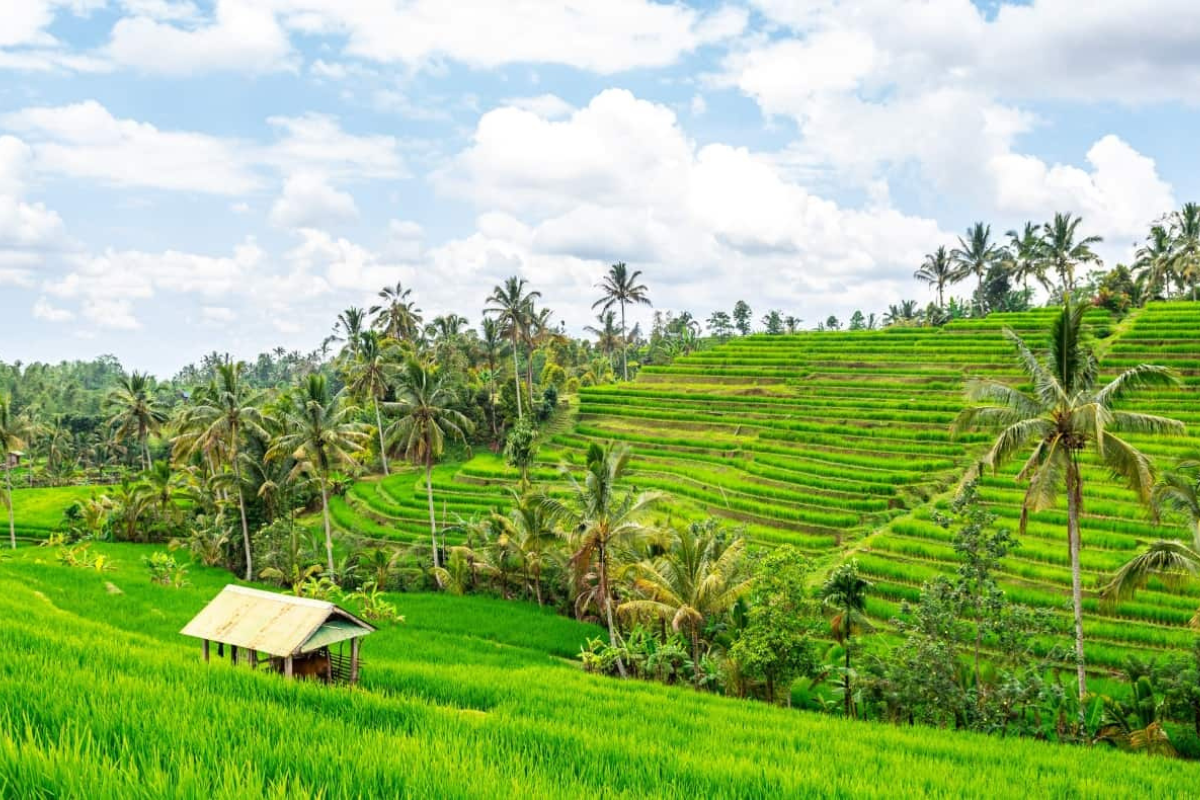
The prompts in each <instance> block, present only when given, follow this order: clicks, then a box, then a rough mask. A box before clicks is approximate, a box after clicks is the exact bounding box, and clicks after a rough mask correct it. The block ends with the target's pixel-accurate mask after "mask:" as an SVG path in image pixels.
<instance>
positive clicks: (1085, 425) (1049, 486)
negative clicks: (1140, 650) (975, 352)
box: [953, 305, 1183, 715]
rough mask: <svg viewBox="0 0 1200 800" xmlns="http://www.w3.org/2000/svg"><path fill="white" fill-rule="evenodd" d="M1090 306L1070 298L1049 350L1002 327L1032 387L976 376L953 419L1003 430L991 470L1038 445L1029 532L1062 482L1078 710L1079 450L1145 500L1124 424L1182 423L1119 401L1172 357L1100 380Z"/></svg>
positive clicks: (1164, 426) (1146, 485)
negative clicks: (1124, 407) (1040, 352)
mask: <svg viewBox="0 0 1200 800" xmlns="http://www.w3.org/2000/svg"><path fill="white" fill-rule="evenodd" d="M1085 310H1086V308H1085V307H1083V306H1080V307H1077V308H1072V307H1071V306H1069V305H1068V306H1066V307H1064V308H1063V310H1062V313H1061V314H1059V316H1058V317H1057V318H1056V319H1055V321H1054V324H1053V326H1052V327H1051V330H1050V341H1049V349H1048V352H1047V353H1046V355H1045V357H1044V358H1039V357H1038V356H1037V355H1036V354H1035V353H1034V352H1033V350H1032V349H1030V347H1029V345H1027V344H1026V343H1025V341H1024V340H1023V339H1022V338H1021V337H1020V336H1018V335H1017V334H1016V333H1013V332H1012V331H1011V330H1008V329H1005V331H1004V335H1005V337H1006V338H1007V339H1008V340H1009V341H1010V342H1012V344H1013V346H1014V347H1015V348H1016V350H1017V361H1018V364H1019V365H1020V367H1021V368H1022V370H1023V371H1024V372H1025V374H1026V376H1027V378H1028V380H1029V382H1030V383H1031V384H1032V391H1029V392H1026V391H1021V390H1019V389H1016V388H1013V387H1012V386H1008V385H1006V384H1003V383H999V382H997V381H991V380H975V381H972V382H971V383H970V384H969V385H968V387H967V400H968V402H969V403H971V404H972V405H970V406H968V407H967V408H965V409H964V410H963V411H962V412H961V413H960V414H959V415H958V418H957V419H956V420H955V422H954V426H953V430H955V431H964V430H974V429H985V430H998V431H999V435H998V436H997V437H996V440H995V441H994V442H993V443H992V446H991V448H990V449H989V450H988V452H987V453H986V454H985V455H984V457H983V460H982V464H981V466H984V467H990V468H991V469H993V470H997V469H999V468H1000V467H1001V466H1003V465H1004V464H1006V463H1008V462H1009V461H1010V460H1012V459H1013V458H1014V457H1016V456H1017V454H1018V453H1021V452H1022V451H1024V450H1027V449H1028V448H1029V447H1030V446H1032V448H1033V450H1032V453H1030V455H1029V456H1028V458H1027V459H1026V461H1025V463H1024V465H1023V466H1022V468H1021V471H1020V473H1019V474H1018V476H1017V477H1018V479H1019V480H1026V481H1028V482H1029V488H1028V490H1027V491H1026V493H1025V500H1024V503H1023V504H1022V509H1021V533H1024V532H1025V526H1026V523H1027V521H1028V518H1029V514H1031V513H1036V512H1038V511H1041V510H1043V509H1046V508H1049V507H1051V506H1053V505H1054V503H1055V500H1056V499H1057V496H1058V492H1059V489H1060V485H1062V486H1063V487H1064V488H1065V491H1066V495H1067V546H1068V550H1069V555H1070V561H1071V599H1072V603H1073V606H1074V614H1075V663H1076V674H1077V678H1078V683H1079V699H1080V705H1079V708H1080V714H1081V715H1082V714H1083V709H1084V705H1083V700H1084V697H1085V696H1086V694H1087V673H1086V660H1085V657H1084V649H1083V641H1084V640H1083V577H1082V572H1081V571H1080V565H1079V550H1080V546H1081V542H1080V533H1079V515H1080V513H1081V512H1082V506H1083V472H1082V470H1081V469H1080V458H1081V456H1082V455H1083V453H1084V452H1085V451H1087V450H1090V451H1092V452H1093V453H1094V454H1095V458H1096V460H1097V462H1098V463H1099V464H1100V465H1101V466H1102V467H1104V468H1105V469H1107V470H1108V471H1110V472H1111V473H1112V474H1114V475H1117V476H1119V477H1121V478H1122V479H1124V481H1125V482H1126V483H1127V484H1128V485H1129V487H1130V488H1131V489H1132V490H1133V491H1134V492H1135V493H1136V494H1137V496H1138V497H1139V498H1141V499H1142V500H1143V501H1144V502H1147V503H1148V502H1149V501H1150V498H1151V493H1152V491H1153V488H1154V474H1153V469H1152V465H1151V463H1150V459H1149V458H1147V457H1146V456H1145V454H1143V453H1142V452H1141V451H1140V450H1138V449H1137V448H1136V447H1134V446H1133V445H1132V444H1130V443H1129V442H1127V441H1126V440H1125V439H1122V438H1121V437H1120V436H1119V435H1118V434H1119V433H1122V432H1129V433H1138V434H1156V435H1171V434H1180V433H1182V432H1183V423H1181V422H1178V421H1177V420H1173V419H1167V418H1165V417H1159V416H1154V415H1150V414H1140V413H1135V412H1130V411H1118V410H1117V409H1116V408H1114V406H1115V405H1116V404H1117V403H1119V402H1120V401H1122V400H1124V399H1126V398H1127V397H1128V396H1129V395H1130V394H1132V393H1134V392H1135V391H1136V390H1138V389H1141V388H1145V387H1151V386H1161V385H1170V384H1172V383H1174V378H1173V377H1172V375H1171V373H1170V371H1169V370H1167V369H1166V368H1165V367H1158V366H1152V365H1148V364H1141V365H1138V366H1136V367H1131V368H1130V369H1127V370H1125V371H1124V372H1122V373H1121V374H1119V375H1118V376H1117V377H1115V378H1113V379H1112V380H1111V381H1109V382H1108V383H1106V384H1104V385H1103V386H1097V382H1098V381H1097V379H1098V375H1099V371H1100V369H1099V363H1098V361H1097V359H1096V355H1095V352H1094V350H1093V347H1092V344H1091V341H1090V338H1089V336H1088V331H1087V329H1086V326H1085V325H1084V323H1083V317H1084V312H1085Z"/></svg>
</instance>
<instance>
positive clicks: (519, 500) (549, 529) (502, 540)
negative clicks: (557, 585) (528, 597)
mask: <svg viewBox="0 0 1200 800" xmlns="http://www.w3.org/2000/svg"><path fill="white" fill-rule="evenodd" d="M509 491H510V492H511V494H512V497H513V505H512V510H511V511H510V512H509V513H508V516H504V515H501V514H493V515H492V522H493V524H494V525H495V527H496V529H497V530H498V531H499V536H498V538H497V545H498V546H499V547H503V548H509V549H511V550H512V551H513V552H515V553H516V554H517V556H518V557H519V558H520V560H521V567H522V570H523V571H524V582H525V584H526V587H527V590H528V585H529V584H530V583H532V584H533V594H534V597H536V598H537V603H538V605H539V606H540V605H542V603H543V598H542V571H543V569H545V566H546V563H547V561H548V560H549V559H550V557H551V555H552V554H553V548H554V545H555V544H557V542H558V541H559V536H558V531H556V530H555V528H554V520H553V519H552V518H551V517H550V515H549V514H548V513H547V512H546V508H545V507H544V506H543V505H542V504H541V503H539V502H538V501H537V498H536V497H535V496H534V495H530V494H525V495H522V494H520V493H518V492H517V491H516V490H515V489H509Z"/></svg>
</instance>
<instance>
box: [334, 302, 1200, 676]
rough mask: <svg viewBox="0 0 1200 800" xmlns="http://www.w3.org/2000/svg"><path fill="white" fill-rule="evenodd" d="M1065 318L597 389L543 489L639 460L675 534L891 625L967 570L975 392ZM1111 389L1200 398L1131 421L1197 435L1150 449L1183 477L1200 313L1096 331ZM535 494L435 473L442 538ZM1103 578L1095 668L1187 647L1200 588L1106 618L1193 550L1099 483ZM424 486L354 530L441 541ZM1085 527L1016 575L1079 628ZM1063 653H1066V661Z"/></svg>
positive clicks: (803, 345) (742, 342)
mask: <svg viewBox="0 0 1200 800" xmlns="http://www.w3.org/2000/svg"><path fill="white" fill-rule="evenodd" d="M1056 313H1057V312H1056V311H1055V310H1053V309H1049V310H1045V309H1043V310H1037V311H1031V312H1027V313H1022V314H995V315H992V316H990V317H988V318H986V319H983V320H965V321H959V322H954V323H951V324H949V325H946V326H945V327H944V328H941V329H934V328H889V329H885V330H881V331H859V332H822V333H803V334H798V335H793V336H751V337H745V338H735V339H733V340H731V341H730V342H728V343H727V344H724V345H721V346H719V347H715V348H713V349H710V350H705V351H702V352H697V353H694V354H692V355H689V356H685V357H683V358H680V359H678V360H677V361H675V362H674V363H672V364H671V365H669V366H662V367H646V368H644V369H642V371H641V374H640V375H639V376H638V379H637V380H636V381H634V382H633V383H630V384H621V385H616V386H603V387H591V388H585V389H583V390H582V391H581V393H580V395H579V396H578V397H575V398H571V402H572V408H571V409H570V411H569V412H568V413H567V414H566V415H564V416H563V418H562V419H560V420H559V421H558V422H556V424H555V425H554V426H552V427H551V429H550V430H548V431H545V432H544V442H545V444H544V447H543V450H542V452H541V453H540V457H539V464H538V467H537V469H535V471H534V473H535V478H536V479H537V480H538V481H539V483H540V484H542V485H543V486H549V487H550V488H551V489H553V488H554V487H555V486H556V483H555V481H556V480H557V479H558V472H557V469H556V468H557V466H558V465H559V464H561V463H564V462H565V463H568V464H572V463H574V464H578V463H580V461H581V458H582V453H583V451H584V449H585V448H586V446H587V445H588V443H589V442H593V441H599V442H605V441H624V442H628V443H629V444H631V445H632V446H633V447H634V448H635V455H636V458H635V462H634V470H633V476H632V482H633V483H635V484H636V485H637V486H639V487H641V488H655V489H663V490H665V491H667V492H669V493H670V494H671V495H672V497H673V498H674V501H673V502H672V503H671V504H670V505H669V506H667V507H666V508H664V509H663V510H662V512H660V514H659V516H660V518H661V519H660V521H667V520H668V519H670V520H681V519H694V518H697V517H700V516H704V515H708V514H713V515H717V516H719V517H722V518H725V519H727V520H729V521H730V522H731V523H735V524H740V525H743V526H744V527H745V529H746V531H747V532H748V534H749V535H750V536H751V537H752V538H754V539H756V540H758V541H760V542H763V543H768V544H771V543H782V542H786V543H790V544H794V545H796V546H798V547H800V548H802V549H804V550H806V551H808V552H809V553H811V554H812V555H814V556H815V557H817V558H818V559H820V560H821V561H822V562H824V563H826V564H832V563H834V562H835V561H836V560H838V559H840V558H844V557H846V556H847V555H848V554H853V555H854V556H855V557H857V558H858V559H859V561H860V563H861V564H862V566H863V567H864V569H865V571H866V572H867V573H868V574H869V576H870V577H871V579H872V580H873V581H874V582H875V584H876V589H875V596H874V598H873V600H872V606H871V610H872V612H873V613H874V615H875V616H877V617H879V618H881V619H887V618H889V617H891V616H892V615H894V614H895V613H897V611H898V608H899V602H900V601H901V600H903V599H915V598H916V596H917V593H918V591H919V588H920V585H921V583H922V581H924V580H927V579H928V578H930V577H932V576H933V575H936V574H938V573H939V572H946V571H948V570H952V569H953V567H954V554H953V549H952V547H951V546H950V542H949V533H948V532H946V531H945V530H943V529H942V528H940V527H939V526H937V525H936V524H934V522H933V513H934V511H935V509H936V508H937V507H938V505H939V504H945V503H947V502H948V495H949V493H950V491H951V490H952V489H953V488H954V486H956V485H957V482H958V481H959V480H960V478H961V477H962V475H963V473H964V471H965V470H966V469H967V468H968V467H969V466H970V465H971V463H972V460H973V459H975V458H977V457H978V455H979V454H980V453H981V452H982V451H983V448H984V446H985V443H986V442H987V441H988V440H989V438H990V437H989V435H987V434H968V435H963V436H960V437H958V438H954V437H952V436H951V434H950V430H949V428H950V423H951V421H952V420H953V419H954V417H955V415H956V414H957V413H958V412H959V410H961V408H962V407H963V404H964V399H963V388H964V386H965V383H966V381H967V379H968V378H970V377H980V376H982V377H991V378H997V379H1000V380H1005V381H1013V382H1019V380H1020V373H1019V371H1018V370H1017V368H1016V366H1015V363H1014V357H1013V350H1012V347H1011V346H1010V345H1009V344H1008V343H1007V342H1006V341H1005V340H1004V338H1003V336H1002V335H1001V331H1002V329H1003V328H1004V327H1011V328H1013V329H1015V330H1017V331H1018V332H1021V333H1023V334H1025V335H1027V336H1028V337H1029V339H1030V341H1031V342H1032V343H1033V344H1034V345H1035V346H1040V344H1041V342H1042V340H1043V338H1044V336H1045V331H1046V330H1047V328H1048V325H1049V324H1050V321H1051V320H1052V318H1053V317H1054V315H1055V314H1056ZM1089 323H1090V324H1091V325H1092V326H1093V329H1094V330H1095V332H1096V333H1097V334H1098V335H1100V336H1101V337H1102V338H1101V348H1102V351H1103V355H1104V365H1105V369H1106V372H1107V374H1112V373H1113V372H1114V371H1115V370H1117V369H1120V368H1124V367H1128V366H1131V365H1134V364H1138V363H1143V362H1152V363H1158V364H1165V365H1168V366H1171V367H1173V368H1175V370H1176V371H1177V372H1178V373H1179V375H1180V376H1181V378H1182V380H1183V383H1184V386H1183V387H1182V388H1181V389H1167V390H1159V391H1155V392H1153V393H1150V394H1145V395H1141V399H1140V400H1138V401H1136V402H1135V403H1133V404H1130V405H1127V406H1126V407H1127V408H1129V409H1130V410H1144V411H1150V412H1153V413H1159V414H1165V415H1169V416H1173V417H1176V418H1178V419H1181V420H1183V421H1185V422H1186V423H1188V425H1189V431H1190V435H1189V436H1188V437H1186V438H1183V439H1176V440H1159V441H1153V440H1147V439H1140V440H1139V439H1138V438H1137V437H1133V439H1134V441H1135V442H1136V443H1137V444H1139V445H1140V446H1141V447H1143V448H1144V449H1145V451H1146V452H1148V453H1150V454H1151V455H1152V456H1154V458H1155V459H1156V461H1157V462H1158V463H1159V464H1160V465H1163V466H1170V465H1171V464H1172V463H1173V462H1174V460H1175V459H1177V458H1178V457H1180V456H1183V455H1186V454H1188V453H1190V452H1197V451H1200V405H1198V404H1197V403H1196V401H1195V399H1194V397H1195V394H1194V393H1195V390H1196V389H1197V388H1200V304H1195V303H1187V304H1153V305H1151V306H1149V307H1147V308H1145V309H1141V310H1139V311H1137V312H1136V313H1135V314H1133V315H1132V316H1131V317H1128V318H1126V319H1125V320H1122V321H1120V322H1119V323H1118V322H1116V321H1114V320H1113V319H1112V318H1111V317H1110V316H1109V315H1108V314H1107V313H1106V312H1103V311H1095V312H1092V313H1090V314H1089ZM1016 469H1017V468H1016V467H1015V466H1014V467H1012V468H1011V469H1010V470H1009V471H1008V472H1007V473H1006V474H1001V475H997V476H988V477H987V478H986V479H985V480H984V482H983V484H982V487H981V496H982V498H983V499H984V500H985V502H987V503H989V504H990V506H991V507H992V509H993V510H994V511H995V512H996V513H997V514H999V515H1000V516H1001V517H1002V519H1003V520H1004V521H1006V522H1007V523H1009V524H1011V525H1012V526H1014V527H1015V526H1016V524H1017V518H1018V515H1019V506H1020V502H1021V499H1022V496H1023V487H1021V486H1019V485H1017V484H1016V482H1015V481H1014V480H1013V479H1012V475H1013V474H1015V472H1016ZM515 478H516V474H515V472H514V471H513V470H511V469H509V468H506V467H505V466H504V465H503V463H502V461H501V460H500V459H499V458H497V457H496V456H493V455H491V454H482V455H478V456H476V457H475V458H473V459H471V460H470V461H467V462H466V463H463V464H450V465H444V466H442V467H440V468H439V469H438V470H436V471H435V475H434V487H435V491H436V511H437V515H438V517H439V520H443V519H444V520H447V521H450V522H453V521H454V520H455V519H456V518H458V517H460V516H461V517H470V516H471V515H472V514H478V513H480V512H481V511H485V510H487V509H489V508H499V507H503V506H504V505H505V504H506V502H507V499H508V495H507V493H506V492H505V487H506V486H511V485H512V484H513V482H514V481H515ZM1085 480H1086V483H1087V488H1086V498H1085V505H1084V510H1085V519H1084V522H1083V540H1084V551H1083V566H1084V569H1085V573H1086V574H1085V588H1086V590H1087V591H1088V593H1089V597H1088V599H1087V607H1088V612H1089V613H1088V618H1087V622H1086V628H1087V631H1086V632H1087V635H1088V639H1089V646H1088V649H1089V659H1090V661H1091V663H1092V664H1093V665H1094V666H1096V667H1097V668H1100V669H1103V668H1111V667H1116V666H1119V665H1120V664H1121V662H1122V661H1123V660H1124V658H1125V657H1126V656H1128V655H1130V654H1137V655H1141V656H1143V657H1144V656H1146V655H1152V654H1154V653H1155V652H1160V651H1164V650H1171V649H1178V648H1181V647H1187V646H1189V645H1190V642H1191V640H1192V638H1193V634H1192V633H1190V632H1189V631H1187V630H1186V629H1185V628H1184V625H1185V623H1186V622H1187V620H1188V619H1189V618H1190V617H1191V616H1192V614H1193V613H1194V612H1195V610H1196V608H1197V606H1200V584H1194V585H1191V586H1183V587H1180V588H1178V589H1172V590H1168V589H1167V587H1165V586H1162V585H1160V584H1152V585H1151V587H1150V588H1149V590H1148V591H1146V592H1144V593H1142V594H1140V595H1139V596H1138V598H1137V599H1136V600H1135V601H1129V602H1125V603H1122V604H1121V605H1120V606H1119V607H1117V608H1115V609H1111V608H1110V609H1105V608H1102V607H1101V605H1100V603H1099V601H1098V600H1097V599H1096V597H1095V593H1096V592H1095V590H1096V589H1097V587H1098V586H1099V585H1101V583H1102V582H1103V581H1104V580H1106V579H1107V577H1108V576H1110V575H1111V573H1112V572H1113V571H1114V570H1115V569H1116V568H1117V567H1118V566H1119V565H1120V564H1122V563H1123V562H1124V561H1125V560H1126V559H1128V558H1129V557H1130V556H1131V555H1132V554H1134V553H1135V552H1137V550H1138V548H1139V547H1141V546H1142V544H1144V543H1145V542H1146V541H1148V540H1151V539H1154V538H1158V537H1160V536H1177V535H1181V534H1182V531H1180V530H1176V529H1170V528H1163V527H1160V526H1156V525H1155V524H1154V523H1153V522H1152V521H1151V520H1150V519H1149V516H1148V514H1147V512H1146V510H1145V509H1144V508H1143V507H1142V506H1141V505H1139V504H1138V503H1137V502H1136V501H1135V499H1134V497H1133V496H1132V495H1131V493H1130V492H1128V491H1127V490H1125V489H1123V488H1122V487H1120V486H1118V485H1116V484H1114V483H1113V482H1112V481H1111V480H1110V479H1109V477H1108V475H1107V474H1106V473H1105V472H1104V471H1102V470H1099V469H1096V468H1095V467H1091V466H1089V467H1087V469H1086V474H1085ZM425 502H426V501H425V496H424V487H423V483H422V477H421V476H418V475H417V474H416V473H411V472H409V473H404V474H400V475H395V476H393V477H391V478H388V479H384V480H375V481H367V482H363V483H361V484H359V485H358V486H356V487H355V488H354V490H353V491H351V492H350V493H349V494H348V496H347V497H346V498H345V500H344V501H339V502H338V503H337V507H336V508H335V520H336V523H337V525H338V526H339V527H341V528H342V529H344V530H353V531H356V532H358V533H360V534H363V535H367V536H371V537H374V538H392V539H399V540H412V539H414V538H416V539H419V540H423V538H424V537H426V536H427V535H428V509H427V507H426V505H425ZM1065 535H1066V534H1065V510H1063V509H1058V510H1050V511H1047V512H1044V513H1042V514H1038V515H1036V516H1035V517H1034V518H1033V520H1032V523H1031V524H1030V526H1029V530H1028V533H1027V535H1026V536H1025V537H1024V539H1023V542H1022V547H1021V548H1020V550H1019V551H1017V553H1016V554H1015V555H1014V556H1013V557H1011V558H1010V559H1009V560H1008V563H1007V566H1006V569H1007V573H1008V574H1007V584H1008V588H1009V591H1010V593H1011V594H1012V596H1013V597H1014V598H1016V599H1020V600H1022V601H1024V602H1028V603H1031V604H1033V605H1037V606H1042V607H1049V608H1051V609H1054V610H1055V611H1056V612H1059V614H1060V617H1061V619H1062V621H1063V627H1064V630H1065V628H1066V625H1067V619H1068V611H1067V603H1068V587H1069V572H1068V569H1067V547H1066V541H1065ZM1047 644H1049V643H1047Z"/></svg>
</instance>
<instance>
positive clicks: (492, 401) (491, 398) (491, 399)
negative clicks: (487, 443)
mask: <svg viewBox="0 0 1200 800" xmlns="http://www.w3.org/2000/svg"><path fill="white" fill-rule="evenodd" d="M488 366H489V373H490V374H491V376H492V377H491V380H490V381H489V382H488V383H489V384H490V385H489V389H490V391H489V392H488V410H489V411H490V412H491V417H492V438H493V439H499V438H500V431H499V430H497V429H496V365H495V364H489V365H488Z"/></svg>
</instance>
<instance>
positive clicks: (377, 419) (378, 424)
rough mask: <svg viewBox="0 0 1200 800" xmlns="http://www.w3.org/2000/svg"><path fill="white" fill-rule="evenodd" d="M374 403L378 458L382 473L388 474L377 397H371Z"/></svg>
mask: <svg viewBox="0 0 1200 800" xmlns="http://www.w3.org/2000/svg"><path fill="white" fill-rule="evenodd" d="M371 400H372V401H373V402H374V403H375V429H376V430H378V431H379V459H380V460H381V461H382V462H383V475H384V477H387V475H388V463H387V447H386V446H385V445H384V444H383V417H382V416H380V414H379V398H378V397H374V396H372V397H371Z"/></svg>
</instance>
